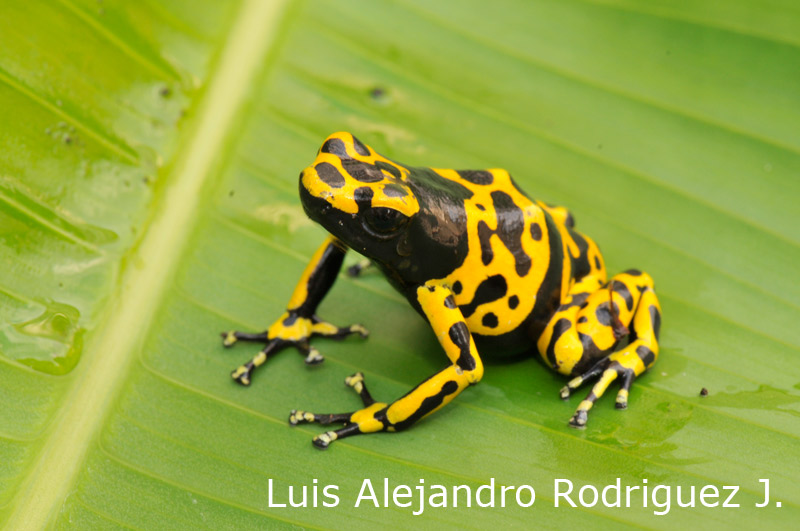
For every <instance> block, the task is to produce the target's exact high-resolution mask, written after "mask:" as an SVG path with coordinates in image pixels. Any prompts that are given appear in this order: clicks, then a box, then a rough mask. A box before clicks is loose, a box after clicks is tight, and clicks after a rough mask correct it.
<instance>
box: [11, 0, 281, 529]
mask: <svg viewBox="0 0 800 531" xmlns="http://www.w3.org/2000/svg"><path fill="white" fill-rule="evenodd" d="M284 3H285V0H273V1H271V2H262V1H258V0H245V1H244V2H243V5H242V8H241V11H240V13H239V15H238V17H237V19H236V20H235V22H234V24H233V26H232V28H231V32H230V35H231V38H230V40H229V41H228V43H227V44H226V46H225V48H224V49H223V50H222V53H221V55H220V56H219V58H218V63H217V68H216V70H215V72H214V75H213V76H212V77H211V78H210V79H211V81H210V83H209V86H208V90H207V92H206V93H205V95H204V96H203V98H202V100H201V102H200V105H199V107H198V108H199V112H198V113H197V116H196V118H195V120H194V122H193V126H192V127H191V128H190V129H189V130H188V131H187V133H186V134H185V136H184V142H183V145H182V147H181V149H180V150H179V152H178V155H177V157H176V164H175V166H174V170H173V171H172V172H171V174H170V176H169V177H168V185H167V186H166V187H165V188H164V190H163V195H162V196H161V197H158V198H157V199H156V201H157V203H158V210H157V211H156V212H155V215H154V216H153V221H152V222H151V223H150V225H149V227H147V229H146V233H145V235H144V237H143V239H142V241H141V245H140V246H139V247H138V248H137V249H134V250H133V251H132V253H131V254H133V255H134V257H135V260H134V259H129V260H127V261H126V262H127V263H128V264H133V263H137V264H144V265H143V266H141V267H127V268H126V269H125V271H124V274H123V277H122V281H121V283H120V288H119V290H118V291H117V293H116V294H115V298H114V300H113V301H112V302H111V303H109V304H108V306H107V313H106V319H105V321H104V324H103V325H102V329H99V330H98V332H97V333H96V335H95V336H94V337H93V338H92V340H91V341H90V342H89V344H88V346H87V348H86V350H85V351H84V353H83V363H82V367H79V370H78V371H76V374H75V378H74V381H73V382H72V384H71V389H70V390H69V392H68V393H67V395H66V397H65V399H64V401H63V403H62V406H61V408H60V409H59V411H58V412H57V413H56V415H55V419H54V424H53V428H52V430H50V432H49V433H48V434H47V436H46V438H45V439H44V440H43V441H42V444H41V446H40V451H39V453H38V458H37V459H36V461H35V462H34V463H32V466H31V468H30V469H29V472H28V475H27V476H26V478H25V479H24V480H23V482H22V485H21V487H20V489H19V490H18V491H17V494H16V499H15V500H14V502H12V504H16V507H15V508H14V510H13V512H12V513H11V515H10V518H9V520H8V522H7V525H8V528H10V529H42V528H45V527H47V526H48V525H50V524H52V518H53V517H54V516H55V515H56V514H57V511H58V510H59V508H60V506H61V505H62V504H63V501H64V499H65V498H66V496H67V495H68V493H69V491H70V487H71V485H72V483H73V482H74V479H75V478H76V476H77V475H78V473H79V471H80V469H81V467H82V465H83V462H84V459H85V457H86V453H87V450H88V448H89V446H90V445H91V444H92V441H93V440H94V439H95V436H96V434H97V432H98V430H99V429H100V428H101V426H102V425H103V423H104V422H105V419H106V417H107V414H108V412H109V410H110V407H111V404H113V403H114V400H113V398H114V396H115V395H116V392H117V390H118V389H119V388H120V384H121V383H122V382H124V380H125V377H126V375H127V374H128V371H129V368H130V362H131V361H132V360H133V359H134V358H135V353H136V351H137V349H138V347H139V346H140V343H139V338H141V337H143V336H144V334H145V333H146V330H147V328H148V326H149V324H150V316H152V315H153V314H154V313H155V309H156V308H157V306H158V304H159V303H160V301H161V297H162V295H163V293H164V288H165V286H166V284H167V282H168V280H169V279H170V278H171V277H172V275H173V273H174V271H175V269H176V267H177V264H178V262H179V258H180V256H181V255H182V254H183V249H184V246H185V243H186V242H187V240H188V239H189V238H188V236H189V234H190V233H191V231H192V230H193V228H194V225H195V221H196V218H197V212H198V210H199V209H198V208H197V207H198V204H199V203H200V197H201V191H202V189H203V187H204V186H206V184H207V183H209V182H210V181H211V180H212V179H213V178H214V176H215V172H214V169H215V164H216V163H217V162H218V159H219V154H220V151H221V150H222V149H223V148H224V146H225V142H226V137H227V134H228V133H229V132H230V130H231V129H232V127H233V125H234V124H235V119H236V117H237V115H238V114H239V113H240V112H241V108H242V106H243V104H244V103H245V100H246V98H247V96H248V92H249V87H251V86H252V80H253V78H254V77H255V76H256V74H257V73H258V72H259V71H260V70H261V63H262V59H263V58H264V57H265V56H266V53H267V50H268V49H269V48H270V47H271V45H272V43H274V41H275V40H276V37H277V29H278V27H279V26H280V25H279V21H280V19H281V18H282V15H283V12H284ZM134 257H129V258H134Z"/></svg>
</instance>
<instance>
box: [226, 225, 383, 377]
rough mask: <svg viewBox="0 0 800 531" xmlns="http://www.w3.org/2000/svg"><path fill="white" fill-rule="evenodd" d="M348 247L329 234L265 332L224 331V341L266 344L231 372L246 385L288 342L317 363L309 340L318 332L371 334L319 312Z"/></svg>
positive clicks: (337, 335) (319, 357)
mask: <svg viewBox="0 0 800 531" xmlns="http://www.w3.org/2000/svg"><path fill="white" fill-rule="evenodd" d="M346 252H347V248H346V247H344V245H342V244H341V242H339V241H337V240H336V239H335V238H333V237H332V236H329V237H328V238H327V239H326V240H325V241H324V242H323V244H322V245H321V246H320V247H319V249H317V251H316V252H315V253H314V256H313V257H312V258H311V261H310V262H309V264H308V265H307V266H306V268H305V270H304V271H303V275H302V276H301V277H300V281H299V282H298V283H297V286H296V287H295V289H294V293H293V294H292V298H291V299H289V304H288V306H287V308H286V311H285V312H284V313H283V315H281V317H280V318H279V319H278V320H277V321H275V322H274V323H273V324H272V326H270V327H269V328H268V329H267V330H266V331H265V332H261V333H257V334H250V333H245V332H239V331H231V332H223V333H222V338H223V342H222V343H223V345H225V346H226V347H231V346H233V344H234V343H236V342H237V341H256V342H262V343H266V346H265V347H264V348H263V349H261V351H260V352H259V353H258V354H256V355H255V356H254V357H253V358H252V359H251V360H250V361H248V362H247V363H245V364H244V365H241V366H239V367H238V368H237V369H235V370H234V371H233V372H232V373H231V376H232V377H233V379H234V380H236V381H237V382H239V383H240V384H242V385H250V380H251V378H252V374H253V371H254V370H255V369H256V368H257V367H260V366H261V365H263V364H264V362H266V361H267V358H268V357H269V356H270V355H271V354H273V353H275V352H277V351H278V350H280V349H282V348H285V347H287V346H293V347H295V348H297V349H298V350H299V351H300V353H302V354H303V355H305V361H306V363H308V364H310V365H313V364H317V363H320V362H321V361H322V359H323V358H322V355H321V354H320V353H319V351H318V350H317V349H316V348H314V347H312V346H311V345H310V344H309V339H311V338H312V337H314V336H323V337H329V338H333V339H340V338H343V337H346V336H348V335H350V334H360V335H361V336H362V337H366V336H367V330H366V329H365V328H364V327H363V326H361V325H357V324H356V325H351V326H347V327H338V326H334V325H332V324H330V323H326V322H324V321H322V320H321V319H320V318H319V317H317V316H316V311H317V306H319V303H320V302H321V301H322V299H323V298H324V297H325V294H327V293H328V290H330V288H331V286H332V285H333V282H334V281H335V280H336V276H337V275H338V273H339V270H340V269H341V267H342V261H343V260H344V255H345V253H346Z"/></svg>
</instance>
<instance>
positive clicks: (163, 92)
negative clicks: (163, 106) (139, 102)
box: [158, 85, 172, 98]
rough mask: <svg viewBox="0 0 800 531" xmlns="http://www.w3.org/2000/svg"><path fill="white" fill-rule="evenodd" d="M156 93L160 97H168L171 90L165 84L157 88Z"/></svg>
mask: <svg viewBox="0 0 800 531" xmlns="http://www.w3.org/2000/svg"><path fill="white" fill-rule="evenodd" d="M158 95H159V96H161V97H162V98H169V97H170V96H171V95H172V90H171V89H170V88H169V87H168V86H166V85H165V86H163V87H161V88H160V89H159V90H158Z"/></svg>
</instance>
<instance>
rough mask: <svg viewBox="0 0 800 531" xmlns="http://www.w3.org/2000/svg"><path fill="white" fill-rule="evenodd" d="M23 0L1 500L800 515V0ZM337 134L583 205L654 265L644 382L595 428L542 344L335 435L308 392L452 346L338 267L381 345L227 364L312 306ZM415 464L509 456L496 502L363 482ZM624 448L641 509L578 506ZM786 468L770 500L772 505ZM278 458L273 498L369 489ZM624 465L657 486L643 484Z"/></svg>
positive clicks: (626, 255)
mask: <svg viewBox="0 0 800 531" xmlns="http://www.w3.org/2000/svg"><path fill="white" fill-rule="evenodd" d="M723 6H724V7H723ZM3 11H4V13H3V16H2V17H0V263H2V264H3V265H4V272H5V273H4V275H3V276H2V277H1V278H0V403H1V404H2V407H0V523H2V524H4V525H6V526H8V527H10V528H37V529H38V528H41V527H81V528H105V527H108V528H113V527H131V528H142V529H150V528H195V527H207V528H214V529H216V528H242V527H259V528H263V527H283V526H288V525H292V524H294V525H299V526H304V527H332V528H343V527H345V526H347V527H364V528H367V527H375V526H376V525H380V526H390V527H412V526H413V527H418V526H420V525H423V526H429V527H433V526H434V525H435V526H437V527H449V528H464V527H473V528H486V527H490V526H510V525H518V526H525V525H530V522H536V524H537V525H538V526H543V527H549V528H552V527H566V526H573V527H577V526H581V525H583V526H592V527H604V528H611V527H613V528H618V527H621V526H631V527H668V526H669V527H673V526H679V525H680V526H686V525H690V524H691V525H695V524H700V525H702V526H704V527H722V526H726V527H731V526H734V527H752V526H756V525H758V526H759V527H784V528H790V527H792V524H795V523H796V522H797V521H798V517H800V487H798V484H797V478H798V477H800V450H798V448H800V445H799V444H798V438H799V437H800V364H798V362H797V359H798V358H797V357H798V351H800V334H799V333H798V330H799V329H798V327H797V324H796V323H797V322H798V319H799V318H800V303H798V302H797V301H798V300H800V283H799V282H797V264H798V263H800V233H799V232H798V230H797V227H798V226H800V214H799V213H798V212H799V211H798V209H797V207H796V202H797V200H798V199H800V180H798V179H797V175H798V174H799V173H800V134H798V127H797V124H798V123H800V92H798V87H800V70H798V69H797V68H796V66H797V64H798V61H800V38H798V35H800V12H798V11H797V9H796V7H795V6H794V4H792V3H791V2H789V1H780V0H774V1H772V2H769V3H764V2H756V1H754V0H731V1H729V2H725V3H720V2H713V1H710V0H693V1H691V2H689V1H685V0H654V1H650V2H636V1H632V0H594V1H590V0H560V1H556V0H551V1H547V0H535V1H527V2H526V1H521V0H502V1H499V2H492V3H487V2H483V1H478V0H468V1H460V2H435V3H434V2H424V1H422V0H401V1H389V0H381V1H366V0H365V1H358V2H356V1H352V2H334V1H326V2H286V3H282V2H275V3H273V2H267V1H259V0H242V1H241V2H205V3H202V4H200V5H198V3H196V2H189V1H187V0H167V1H165V2H155V1H144V2H124V1H122V0H119V1H112V0H104V1H102V2H100V1H93V0H60V1H57V2H25V1H21V0H14V1H11V2H6V3H5V5H4V10H3ZM337 130H349V131H352V132H353V133H355V134H357V135H358V136H359V138H360V139H361V140H363V141H365V142H367V143H369V144H370V145H372V146H373V147H375V148H376V149H377V150H378V151H380V152H382V153H384V154H385V155H387V156H389V157H392V158H395V159H397V160H400V161H403V162H407V163H409V164H414V165H428V166H435V167H458V168H485V167H504V168H506V169H508V170H509V171H511V173H512V174H513V175H514V177H515V180H516V181H517V182H518V183H519V184H520V185H521V186H522V187H523V188H525V189H526V190H527V191H528V192H529V193H530V194H531V195H533V196H534V197H537V198H541V199H543V200H546V201H548V202H552V203H557V204H563V205H566V206H568V207H569V208H570V210H571V211H572V212H573V213H574V215H575V217H576V219H577V226H578V228H579V229H580V230H582V231H584V232H586V233H587V234H588V235H590V236H592V237H593V238H594V239H595V240H596V241H597V242H598V243H599V244H600V246H601V248H602V250H603V252H604V256H605V258H606V262H607V264H608V266H609V270H610V271H612V272H617V271H621V270H624V269H627V268H630V267H637V268H639V269H643V270H646V271H648V272H649V273H650V274H651V275H652V276H653V277H654V278H655V280H656V288H657V292H658V294H659V297H660V300H661V301H662V306H663V310H664V319H663V327H662V333H663V337H662V345H663V346H662V350H661V356H660V359H659V361H658V363H657V364H656V365H655V367H654V368H653V369H652V370H651V371H649V372H648V373H647V374H646V375H644V376H643V377H641V378H640V379H639V380H637V382H636V384H635V385H634V388H633V390H632V392H631V399H630V408H629V410H627V411H624V412H619V411H615V410H614V408H613V403H612V402H613V399H612V398H609V397H606V398H604V399H602V400H601V401H600V402H599V403H598V405H597V406H596V407H595V408H594V409H593V410H592V415H591V417H590V422H589V426H588V428H587V429H586V430H585V431H576V430H572V429H570V428H569V427H568V426H567V424H566V421H567V419H569V417H570V415H571V413H572V411H573V410H574V408H575V406H576V405H577V401H578V398H577V397H576V398H575V399H573V400H571V401H570V402H566V403H565V402H562V401H560V400H558V390H559V388H560V387H561V386H562V385H563V380H562V379H561V378H559V377H558V376H557V375H554V374H552V373H550V372H549V371H547V370H546V369H545V368H544V366H543V365H542V364H541V363H540V362H539V361H538V360H537V359H536V358H535V357H530V358H526V359H521V360H515V361H513V362H509V361H499V360H486V365H487V366H486V375H485V378H484V380H483V381H482V382H481V383H480V385H477V386H475V387H473V388H471V389H469V390H467V391H466V392H464V393H463V394H462V395H461V396H459V397H458V398H457V399H456V401H455V402H454V403H453V404H451V405H450V406H448V407H447V408H445V409H443V410H442V411H440V412H438V413H436V414H435V415H433V416H432V417H430V418H427V419H426V420H424V421H422V422H420V423H419V424H418V425H416V426H415V427H414V428H413V429H411V430H409V431H407V432H404V433H402V434H396V435H391V434H380V435H374V436H365V437H355V438H352V439H347V440H343V441H338V442H336V443H335V444H334V445H332V447H331V448H330V449H329V450H328V451H327V452H319V451H316V450H315V449H314V448H313V447H312V446H311V444H310V439H311V437H312V436H313V435H314V434H315V433H318V432H319V431H321V430H320V428H319V427H318V426H317V427H314V426H303V427H298V428H294V429H292V428H289V427H288V426H287V422H286V418H287V415H288V412H289V411H290V410H291V409H293V408H304V409H309V410H312V411H313V410H330V411H347V410H352V409H353V408H354V407H356V405H357V399H356V397H354V396H353V395H352V393H350V392H348V391H347V390H346V389H345V388H344V386H343V385H342V381H343V379H344V377H345V376H346V375H348V374H350V373H352V372H355V371H356V370H361V371H363V372H364V373H365V374H366V377H367V379H368V380H369V383H370V388H371V390H372V392H373V394H374V395H376V396H377V397H379V398H381V399H384V400H386V399H391V398H394V397H397V396H400V395H402V394H403V393H405V392H407V391H408V390H409V389H411V388H412V387H413V386H414V385H416V384H417V383H418V382H419V381H421V380H422V379H424V378H425V377H427V376H428V375H430V374H431V373H433V372H434V371H436V370H438V369H440V368H441V367H442V366H444V363H445V358H444V356H443V355H442V352H441V349H440V347H439V346H438V345H437V343H436V341H435V338H434V337H433V334H432V333H431V332H430V330H429V328H428V326H427V325H426V323H425V322H424V321H423V320H422V319H421V318H420V317H419V316H418V315H417V314H416V313H415V312H414V311H413V310H412V309H411V308H410V307H409V305H408V304H407V302H405V301H404V300H403V299H402V298H401V297H400V296H399V295H398V294H397V293H395V292H394V291H392V290H391V288H389V286H388V285H387V284H386V283H385V281H384V280H383V279H382V278H381V277H380V276H379V275H367V276H365V277H364V278H360V279H355V280H354V279H349V278H346V277H344V276H342V277H341V278H340V279H339V281H338V283H337V285H336V286H335V287H334V288H333V290H332V291H331V293H330V294H329V296H328V297H327V299H326V300H325V302H324V303H323V305H322V306H321V308H320V314H321V315H322V316H323V317H326V316H327V318H329V319H331V320H334V321H335V322H336V323H339V324H349V323H353V322H362V323H363V324H365V325H366V326H367V327H368V328H369V329H370V331H371V336H370V338H369V339H368V340H367V341H365V342H364V341H361V340H358V339H348V340H346V341H343V342H325V341H319V342H317V343H316V345H317V347H318V348H319V349H320V350H321V351H322V353H323V354H324V355H325V357H326V362H325V363H324V364H322V365H321V366H318V367H313V368H309V367H306V366H305V365H304V364H303V363H302V361H301V360H302V359H301V358H300V357H298V356H297V355H296V354H295V353H294V352H284V353H281V354H280V355H278V356H276V357H275V358H274V359H271V360H270V361H269V363H268V364H267V365H266V366H265V367H264V368H262V369H261V370H260V371H259V372H257V373H256V375H255V377H254V380H253V385H252V386H251V387H250V388H243V387H240V386H237V385H236V384H235V383H234V382H233V381H232V380H231V379H230V377H229V373H230V371H231V369H233V368H234V367H236V366H237V365H238V364H239V363H241V362H242V361H245V360H246V359H247V358H248V357H249V356H251V355H252V354H253V353H254V350H255V349H257V346H249V347H248V346H247V345H237V346H236V348H234V349H233V350H224V349H223V348H222V346H221V344H220V343H221V342H220V340H219V337H218V333H219V332H220V331H222V330H227V329H232V328H237V329H248V330H253V331H257V330H261V329H263V328H264V327H265V326H267V325H268V324H269V323H270V322H271V321H272V320H273V319H275V318H277V316H278V315H279V314H280V312H281V311H282V310H283V308H284V305H285V304H286V301H287V300H288V298H289V296H290V294H291V291H292V288H293V286H294V284H295V282H296V281H297V278H298V277H299V275H300V272H301V271H302V268H303V267H304V265H305V264H306V263H307V261H308V259H309V258H310V256H311V254H312V253H313V251H314V249H316V247H317V246H318V245H319V243H320V242H321V240H322V238H323V237H324V233H323V231H322V230H321V229H320V228H319V227H317V226H315V225H313V224H312V223H311V222H310V221H308V219H307V218H306V217H305V215H304V214H303V211H302V209H301V207H300V205H299V201H298V199H297V193H296V190H297V188H296V187H297V184H296V178H297V177H296V176H297V174H298V172H299V170H300V169H302V168H303V167H305V166H306V165H307V164H308V163H309V162H310V161H311V160H312V159H313V156H314V153H315V151H316V149H318V147H319V144H320V142H321V141H322V139H323V138H324V137H325V136H326V135H327V134H329V133H331V132H333V131H337ZM355 258H356V257H352V258H351V259H353V260H355ZM702 388H706V389H708V391H709V393H708V396H705V397H701V396H700V390H701V389H702ZM384 478H388V481H389V483H390V485H391V488H394V487H395V486H396V485H401V484H405V485H408V486H410V487H411V488H412V489H415V488H416V487H418V486H420V485H421V480H424V486H425V487H426V488H428V489H429V490H428V493H429V494H430V493H432V492H434V491H433V490H432V489H431V487H432V486H433V485H443V486H445V487H447V489H448V490H449V489H451V487H453V486H454V485H462V484H463V485H467V486H469V487H470V488H471V489H472V490H473V492H474V491H475V490H477V488H478V487H480V486H481V485H484V484H488V483H489V482H490V481H494V483H495V485H496V486H497V490H496V500H495V501H496V507H494V508H481V507H476V506H475V505H474V502H473V506H472V507H471V508H469V507H466V506H464V499H463V498H461V499H460V500H459V501H460V502H461V503H459V506H458V507H455V508H454V507H452V505H453V500H452V497H451V498H450V500H449V502H450V503H449V505H450V506H449V507H448V508H446V509H445V508H430V507H426V508H425V511H424V513H423V514H422V515H421V516H413V515H412V512H414V511H418V510H419V509H418V502H417V501H414V505H413V507H408V508H403V507H397V506H392V507H389V508H383V507H381V508H376V507H374V506H373V504H372V503H371V502H369V501H367V502H364V501H362V502H361V504H360V506H359V507H357V508H356V507H354V503H355V501H356V498H357V496H358V494H359V491H360V489H361V487H362V482H363V481H364V479H370V480H372V481H373V484H374V486H375V487H376V491H377V493H378V497H379V499H381V500H382V488H383V480H384ZM617 478H619V480H620V483H621V485H623V500H622V503H623V507H612V508H607V507H604V506H603V504H602V502H598V503H597V504H596V505H594V506H593V507H579V508H571V507H569V506H566V507H565V503H566V502H565V501H564V500H563V499H562V500H561V503H560V504H559V507H555V506H554V493H553V484H554V481H555V480H556V479H568V480H570V481H572V482H573V483H574V484H575V487H574V491H573V494H572V497H573V499H575V500H577V498H578V497H577V491H578V489H579V488H580V487H581V486H582V485H585V484H589V485H593V486H595V487H596V488H597V489H598V490H602V488H603V487H604V486H605V485H608V484H615V483H616V481H617ZM762 478H768V479H769V480H770V494H771V496H772V501H771V503H770V506H769V507H765V508H757V507H755V504H756V503H760V502H761V500H762V499H763V488H762V485H761V483H759V479H762ZM270 480H271V482H272V486H273V492H272V494H273V501H275V502H281V503H286V502H287V501H288V497H289V493H288V489H289V487H290V486H293V487H294V493H295V496H296V497H297V495H298V494H299V492H300V489H301V488H302V486H303V485H306V486H308V491H309V496H310V494H311V490H312V487H313V486H315V485H316V486H317V488H318V491H319V492H318V504H319V505H321V504H322V502H323V501H330V499H329V498H324V497H323V496H322V487H323V486H325V485H336V486H338V490H336V491H334V492H333V493H335V494H336V495H337V496H338V498H339V500H340V501H339V503H338V505H337V506H336V507H321V506H320V507H317V508H311V507H309V508H292V507H286V508H276V507H269V506H268V485H269V484H270ZM644 480H647V486H648V487H649V488H650V489H651V490H652V489H653V488H654V487H656V486H657V485H659V484H661V485H670V486H672V491H671V495H672V497H671V507H670V510H669V513H668V514H666V515H664V516H658V515H656V514H654V511H658V512H662V511H663V510H664V508H658V507H654V502H653V499H652V498H650V497H649V496H648V497H646V501H647V504H646V507H645V506H643V500H642V489H641V487H643V486H644ZM509 485H513V486H517V487H519V486H521V485H530V486H532V487H533V488H534V489H535V490H536V502H535V504H534V505H533V506H532V507H529V508H524V507H521V506H520V505H519V504H518V503H517V501H516V498H515V497H514V496H513V491H509V493H508V494H507V495H506V504H505V507H500V494H501V491H500V486H509ZM625 485H632V486H638V487H640V488H639V489H638V490H636V491H633V493H632V496H631V502H630V505H631V506H630V507H624V505H625V500H624V486H625ZM679 485H680V486H681V487H682V489H683V500H684V501H686V498H687V490H688V489H690V488H691V487H692V486H694V487H695V488H696V489H697V492H696V500H695V504H696V505H698V507H695V508H681V507H678V506H677V501H678V500H677V499H676V495H677V492H676V486H679ZM704 485H715V486H716V487H717V488H719V489H720V491H721V489H722V486H723V485H736V486H739V487H741V488H740V491H739V493H738V494H737V495H736V497H735V498H734V500H733V502H735V503H739V504H740V505H741V507H739V508H723V507H720V506H717V507H713V508H708V507H702V506H700V505H701V503H700V498H699V490H700V488H701V487H702V486H704ZM413 492H414V493H416V490H413ZM451 493H452V491H451ZM726 495H727V493H725V492H721V497H720V498H719V499H718V500H716V501H718V502H722V501H723V500H724V498H725V497H726ZM415 496H416V494H415ZM664 496H665V493H664V491H663V489H662V490H660V491H659V494H658V496H657V498H656V501H659V502H660V501H663V500H664ZM584 499H585V500H586V501H587V502H591V501H592V497H591V496H590V492H589V491H585V492H584ZM414 500H416V497H415V498H414ZM521 500H522V501H523V502H527V495H524V494H523V495H522V496H521ZM400 501H402V500H400ZM707 501H708V502H711V501H712V500H707ZM776 501H780V502H781V505H782V506H781V507H780V508H778V507H776V506H775V502H776ZM309 502H311V499H310V498H309Z"/></svg>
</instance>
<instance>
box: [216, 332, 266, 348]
mask: <svg viewBox="0 0 800 531" xmlns="http://www.w3.org/2000/svg"><path fill="white" fill-rule="evenodd" d="M220 336H222V346H224V347H226V348H228V347H232V346H233V345H235V344H236V342H237V341H254V342H258V343H267V342H268V341H269V336H268V332H259V333H257V334H248V333H246V332H239V331H238V330H230V331H228V332H222V333H221V334H220Z"/></svg>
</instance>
